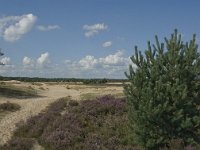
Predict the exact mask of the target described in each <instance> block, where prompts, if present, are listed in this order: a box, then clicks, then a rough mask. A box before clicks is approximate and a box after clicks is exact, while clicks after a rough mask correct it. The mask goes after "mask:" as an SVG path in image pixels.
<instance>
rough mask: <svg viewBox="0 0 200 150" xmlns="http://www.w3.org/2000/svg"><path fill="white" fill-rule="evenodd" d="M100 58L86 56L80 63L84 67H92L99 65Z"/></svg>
mask: <svg viewBox="0 0 200 150" xmlns="http://www.w3.org/2000/svg"><path fill="white" fill-rule="evenodd" d="M97 63H98V60H97V59H95V58H94V56H90V55H88V56H85V57H84V58H82V59H81V60H80V61H79V65H80V66H82V67H83V68H84V69H92V68H94V67H95V65H97Z"/></svg>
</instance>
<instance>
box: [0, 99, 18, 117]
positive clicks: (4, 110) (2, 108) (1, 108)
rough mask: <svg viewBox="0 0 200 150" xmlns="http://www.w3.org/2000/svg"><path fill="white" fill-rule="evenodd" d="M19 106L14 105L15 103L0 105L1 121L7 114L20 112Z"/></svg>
mask: <svg viewBox="0 0 200 150" xmlns="http://www.w3.org/2000/svg"><path fill="white" fill-rule="evenodd" d="M20 108H21V107H20V105H18V104H15V103H10V102H7V103H2V104H0V119H2V118H3V117H4V116H5V115H6V114H8V113H9V112H15V111H18V110H20Z"/></svg>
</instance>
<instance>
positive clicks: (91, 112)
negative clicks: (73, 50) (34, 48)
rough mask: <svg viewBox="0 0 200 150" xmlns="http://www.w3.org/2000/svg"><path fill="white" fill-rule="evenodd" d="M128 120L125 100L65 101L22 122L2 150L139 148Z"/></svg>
mask: <svg viewBox="0 0 200 150" xmlns="http://www.w3.org/2000/svg"><path fill="white" fill-rule="evenodd" d="M127 121H128V119H127V107H126V102H125V100H124V99H115V98H114V97H111V96H104V97H101V98H98V99H97V100H86V101H80V102H77V101H73V100H69V99H66V98H63V99H60V100H58V101H57V102H55V103H53V104H52V105H51V106H50V107H49V108H48V109H47V111H45V112H42V113H40V114H39V115H37V116H34V117H31V118H30V119H28V120H27V122H26V123H20V124H19V125H18V129H17V130H16V131H15V133H14V136H13V137H12V139H11V140H10V141H9V142H8V143H7V144H6V145H4V146H3V147H1V149H3V150H10V149H14V150H19V149H20V150H28V149H30V148H31V147H32V146H33V145H34V143H36V142H37V143H39V144H40V145H41V146H43V147H44V148H45V149H49V150H55V149H56V150H66V149H70V150H73V149H74V150H75V149H87V150H93V149H136V147H135V146H134V144H133V143H132V138H131V135H130V132H129V128H128V126H127V125H128V124H127Z"/></svg>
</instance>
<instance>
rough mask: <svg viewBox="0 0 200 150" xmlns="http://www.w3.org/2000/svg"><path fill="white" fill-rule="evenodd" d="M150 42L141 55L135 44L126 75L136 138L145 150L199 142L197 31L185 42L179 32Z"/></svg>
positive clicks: (198, 55)
mask: <svg viewBox="0 0 200 150" xmlns="http://www.w3.org/2000/svg"><path fill="white" fill-rule="evenodd" d="M155 39H156V44H155V45H154V44H153V45H152V44H151V43H150V42H148V49H147V50H145V52H144V53H142V52H141V51H138V48H137V47H135V55H133V56H132V57H131V60H132V62H133V63H134V64H135V65H136V69H134V68H133V66H130V69H129V73H125V74H126V76H127V78H128V80H129V81H130V84H127V85H126V86H125V90H124V91H125V94H126V97H127V102H128V106H129V119H130V123H131V127H132V129H133V134H134V137H135V139H136V142H137V143H138V144H139V145H140V146H142V147H144V148H145V149H148V150H158V149H160V148H162V147H167V146H168V145H169V144H170V142H171V141H173V140H181V141H182V143H183V145H185V146H186V145H189V144H197V143H200V99H199V98H200V84H199V83H200V82H199V77H200V76H199V75H200V54H199V53H198V45H197V44H196V38H195V35H193V38H192V40H191V41H190V42H183V41H182V39H181V35H180V34H178V32H177V30H175V32H174V33H173V34H172V35H171V37H170V38H169V39H167V38H165V43H160V42H159V40H158V37H157V36H155Z"/></svg>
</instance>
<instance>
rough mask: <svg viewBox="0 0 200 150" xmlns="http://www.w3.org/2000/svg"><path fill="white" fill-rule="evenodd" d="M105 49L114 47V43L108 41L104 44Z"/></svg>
mask: <svg viewBox="0 0 200 150" xmlns="http://www.w3.org/2000/svg"><path fill="white" fill-rule="evenodd" d="M102 46H103V47H110V46H112V41H107V42H104V43H103V44H102Z"/></svg>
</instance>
